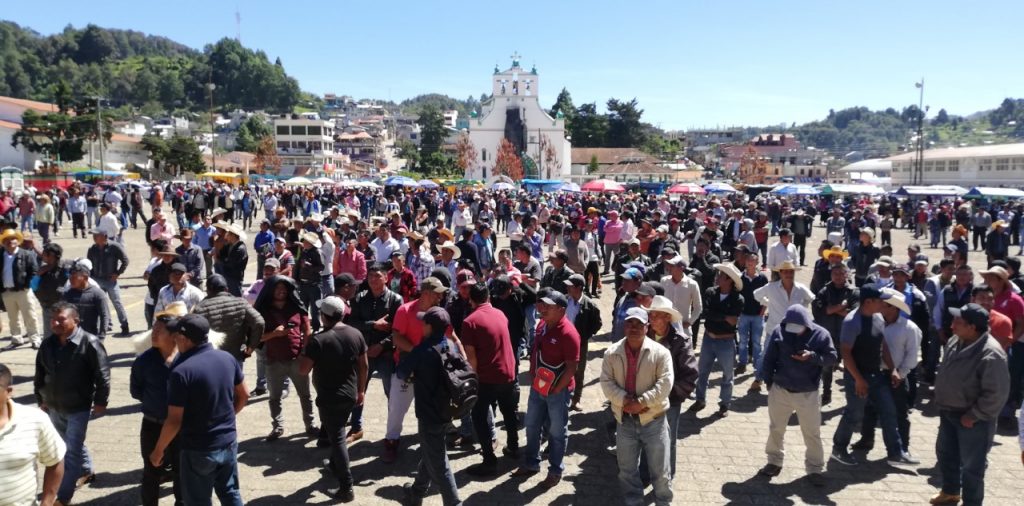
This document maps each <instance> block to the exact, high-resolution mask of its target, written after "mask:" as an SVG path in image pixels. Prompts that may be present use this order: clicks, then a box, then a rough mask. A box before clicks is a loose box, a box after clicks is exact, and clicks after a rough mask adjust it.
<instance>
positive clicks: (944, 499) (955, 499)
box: [928, 490, 960, 504]
mask: <svg viewBox="0 0 1024 506" xmlns="http://www.w3.org/2000/svg"><path fill="white" fill-rule="evenodd" d="M928 503H929V504H959V503H960V496H959V495H955V494H947V493H945V492H943V491H941V490H940V491H939V493H938V495H936V496H934V497H932V498H931V499H930V500H929V501H928Z"/></svg>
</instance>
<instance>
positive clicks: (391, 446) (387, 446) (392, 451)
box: [381, 439, 398, 464]
mask: <svg viewBox="0 0 1024 506" xmlns="http://www.w3.org/2000/svg"><path fill="white" fill-rule="evenodd" d="M381 460H383V461H384V463H385V464H391V463H393V462H394V461H396V460H398V440H391V439H385V440H384V455H383V456H382V457H381Z"/></svg>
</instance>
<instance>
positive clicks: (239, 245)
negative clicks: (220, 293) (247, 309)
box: [217, 224, 249, 297]
mask: <svg viewBox="0 0 1024 506" xmlns="http://www.w3.org/2000/svg"><path fill="white" fill-rule="evenodd" d="M221 229H222V230H223V231H224V246H223V247H221V248H220V251H218V252H217V259H218V260H219V262H218V264H217V265H218V266H219V267H220V272H219V273H218V274H220V275H222V276H224V279H225V280H227V282H228V291H229V292H231V295H234V296H236V297H241V296H242V279H243V278H244V277H245V268H246V266H247V265H248V264H249V252H248V250H247V249H246V247H245V232H244V231H243V230H242V227H240V226H238V225H237V224H231V225H223V226H221Z"/></svg>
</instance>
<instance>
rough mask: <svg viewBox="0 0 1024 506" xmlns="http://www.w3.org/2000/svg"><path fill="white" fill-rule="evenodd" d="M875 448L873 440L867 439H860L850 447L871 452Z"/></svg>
mask: <svg viewBox="0 0 1024 506" xmlns="http://www.w3.org/2000/svg"><path fill="white" fill-rule="evenodd" d="M874 447H875V440H874V439H868V438H860V441H857V442H856V443H853V444H852V445H850V448H852V449H854V450H863V451H871V449H872V448H874Z"/></svg>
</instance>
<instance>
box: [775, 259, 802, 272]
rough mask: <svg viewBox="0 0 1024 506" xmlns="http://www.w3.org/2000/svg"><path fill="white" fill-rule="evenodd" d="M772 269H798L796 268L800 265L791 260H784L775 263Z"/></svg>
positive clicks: (777, 270)
mask: <svg viewBox="0 0 1024 506" xmlns="http://www.w3.org/2000/svg"><path fill="white" fill-rule="evenodd" d="M772 270H773V271H775V272H779V271H784V270H791V271H798V270H800V266H799V265H797V264H794V263H793V261H792V260H785V261H783V262H782V263H780V264H779V265H776V266H775V267H773V268H772Z"/></svg>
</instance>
